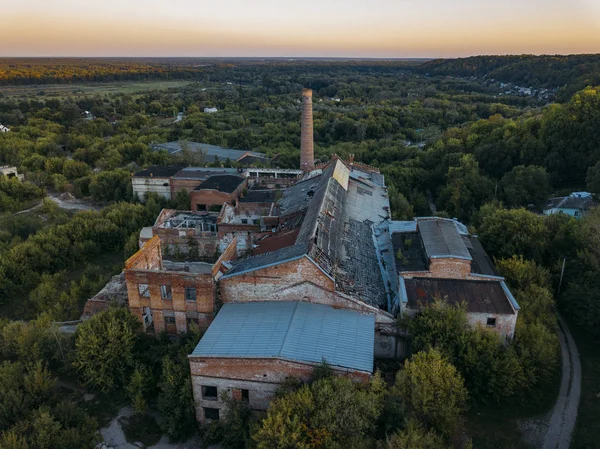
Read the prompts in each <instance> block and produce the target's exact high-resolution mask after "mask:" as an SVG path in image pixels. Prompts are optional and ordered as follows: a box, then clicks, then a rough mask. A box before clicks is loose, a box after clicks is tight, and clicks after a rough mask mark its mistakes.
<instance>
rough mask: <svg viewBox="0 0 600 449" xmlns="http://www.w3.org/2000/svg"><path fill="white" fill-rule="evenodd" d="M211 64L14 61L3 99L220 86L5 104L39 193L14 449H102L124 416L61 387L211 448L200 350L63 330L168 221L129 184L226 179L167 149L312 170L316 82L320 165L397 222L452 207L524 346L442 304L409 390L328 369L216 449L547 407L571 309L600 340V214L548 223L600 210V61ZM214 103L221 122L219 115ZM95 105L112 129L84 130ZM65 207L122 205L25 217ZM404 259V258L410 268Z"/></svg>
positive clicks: (308, 441) (327, 441)
mask: <svg viewBox="0 0 600 449" xmlns="http://www.w3.org/2000/svg"><path fill="white" fill-rule="evenodd" d="M192 62H193V61H192ZM192 62H190V61H189V60H163V61H150V60H149V61H141V60H138V61H136V62H135V63H132V62H131V61H118V60H105V61H104V62H103V63H102V64H100V63H96V62H92V61H83V62H82V61H57V60H54V61H36V62H35V63H32V64H29V65H28V66H25V65H19V64H16V65H13V66H12V67H10V68H7V64H6V62H5V61H0V83H4V84H7V83H10V84H23V85H26V84H31V83H35V84H41V83H74V82H80V81H91V80H93V81H110V80H116V79H119V80H128V79H135V80H140V79H164V78H166V77H167V76H168V77H169V78H180V79H190V80H197V81H200V82H202V83H203V86H206V88H205V87H200V86H199V85H198V84H195V83H190V84H186V85H185V86H184V87H182V88H181V89H178V90H175V89H168V88H166V89H164V90H153V91H148V90H145V91H143V92H139V93H135V94H131V95H120V96H108V95H102V94H100V93H99V94H98V95H90V94H89V92H88V93H86V95H82V96H77V95H76V94H74V95H70V96H69V95H68V94H67V95H66V96H65V97H64V98H62V99H60V100H59V99H56V98H49V97H46V96H45V95H43V93H42V94H41V95H36V96H35V97H30V98H28V99H26V100H14V99H12V98H3V97H2V96H1V95H0V123H2V124H3V125H6V126H9V127H10V128H11V131H10V132H7V133H3V134H1V135H0V164H1V165H16V166H17V168H18V170H19V172H21V173H24V174H25V176H26V179H27V181H26V182H25V183H21V182H19V181H18V180H15V179H6V178H4V177H0V313H1V315H0V316H1V317H3V318H0V320H1V321H0V330H1V333H0V347H1V349H2V350H1V355H0V359H1V362H2V363H3V364H2V365H1V368H0V377H2V379H1V381H0V390H1V391H0V403H2V404H3V405H5V407H4V408H3V410H2V416H4V418H2V417H1V416H0V447H5V446H6V447H11V448H13V447H19V448H20V447H29V448H63V447H93V445H94V444H95V442H96V441H97V439H98V435H97V433H96V432H97V429H98V424H97V423H96V422H95V420H94V418H93V417H92V416H91V415H93V416H94V417H95V418H98V420H99V421H100V424H101V425H104V424H106V421H107V419H108V416H107V414H106V413H104V412H102V411H100V410H96V409H94V407H93V406H92V405H91V404H90V403H83V402H82V398H81V395H80V394H78V393H76V392H73V394H68V395H65V394H64V392H62V390H61V393H60V395H59V393H58V387H57V384H56V383H55V379H56V378H58V379H60V381H61V382H68V383H69V385H74V386H75V388H76V389H77V388H80V387H81V386H85V388H87V389H88V390H89V391H91V392H93V393H95V394H96V395H97V397H98V398H111V397H119V398H122V399H125V398H126V400H128V401H129V402H130V404H131V406H132V407H133V408H134V410H135V411H136V413H137V415H136V417H135V418H133V421H132V422H133V427H132V428H131V430H132V431H135V430H136V429H137V428H138V427H139V426H138V424H139V425H140V426H141V425H144V423H148V422H149V421H148V418H147V415H148V413H150V412H151V411H154V412H156V411H158V412H159V413H160V416H161V420H159V421H160V425H161V428H162V430H163V431H164V432H165V433H167V434H168V435H169V436H170V437H171V438H172V439H173V440H184V439H186V438H187V437H188V436H189V435H191V434H192V433H194V432H195V430H196V424H195V418H194V408H193V403H192V395H191V385H190V376H189V364H188V361H187V358H186V356H187V354H188V353H189V352H190V351H191V349H192V348H193V346H194V344H195V343H196V342H197V341H198V338H199V337H200V336H199V335H197V334H194V333H191V334H189V335H187V336H184V337H183V338H182V339H180V340H177V341H170V340H168V339H166V338H159V339H155V338H153V337H148V336H146V335H144V334H142V333H140V329H139V325H138V323H137V321H136V320H135V319H134V318H133V317H132V316H131V315H130V314H129V313H128V312H127V311H125V310H118V309H114V310H109V311H107V312H105V313H103V314H100V315H98V316H96V317H94V318H93V319H91V320H89V321H88V322H86V323H85V324H84V325H81V326H80V327H79V329H78V331H77V334H76V335H75V336H74V337H73V338H70V337H68V336H66V335H65V334H63V333H61V332H59V331H58V329H57V327H56V326H53V325H52V324H51V321H60V320H66V319H74V318H77V317H79V316H80V314H81V307H82V300H85V299H86V298H88V297H90V296H92V295H93V294H94V293H95V291H97V290H98V289H99V288H100V287H101V286H102V284H103V283H104V282H105V281H106V280H107V278H108V276H109V275H110V274H114V271H115V270H113V269H112V266H113V265H115V264H116V265H117V266H118V267H117V269H118V268H119V266H120V265H122V262H123V261H124V260H125V257H126V256H128V255H131V254H132V253H133V252H134V251H135V249H136V247H137V236H138V233H139V229H140V228H141V227H142V226H146V225H148V224H150V223H152V221H153V220H154V219H155V217H156V215H157V214H158V212H159V211H160V209H161V207H163V206H166V205H169V204H168V203H167V202H164V201H161V200H159V199H158V198H155V197H150V198H149V199H148V200H147V201H146V203H145V204H144V205H142V204H139V203H138V202H137V199H136V198H134V197H133V194H132V191H131V185H130V176H131V173H133V172H135V171H136V170H138V169H139V168H141V167H146V166H149V165H152V164H169V163H180V164H183V165H190V164H192V165H194V164H199V165H219V164H218V163H217V162H215V161H212V160H211V161H208V160H205V159H204V158H203V157H202V155H198V154H194V153H191V152H190V151H184V152H182V154H181V155H179V156H176V157H174V156H171V155H169V154H167V153H166V152H164V151H153V150H152V149H151V148H150V144H152V143H160V142H165V141H172V140H194V141H200V142H205V143H210V144H215V145H222V146H227V147H232V148H238V149H251V150H256V151H263V152H265V153H267V154H269V155H271V156H273V155H275V154H279V155H280V156H279V158H278V159H277V164H279V165H281V166H283V167H297V166H298V164H299V152H298V148H299V143H300V122H299V116H300V104H299V102H298V99H299V92H300V90H301V88H302V87H312V88H313V90H314V97H315V104H314V119H315V143H316V157H317V159H319V160H320V161H326V160H328V158H329V157H330V155H331V154H332V153H337V154H339V155H340V156H342V157H346V156H348V155H350V154H354V155H355V159H356V160H358V161H361V162H363V163H367V164H370V165H374V166H377V167H379V168H380V169H381V171H382V173H383V174H384V175H385V177H386V183H387V185H388V186H389V196H390V203H391V208H392V210H391V213H392V215H393V218H395V219H410V218H411V217H413V216H414V215H431V213H432V212H431V209H430V206H431V204H433V205H435V206H436V207H437V215H441V216H452V217H457V218H459V219H461V220H463V221H464V222H466V223H467V224H468V225H469V226H470V227H471V228H472V230H473V231H474V232H476V233H477V234H478V235H479V237H480V239H481V241H482V243H483V245H484V247H485V248H486V250H488V252H489V253H490V255H491V256H493V257H494V258H495V259H496V264H497V267H498V270H499V271H500V273H501V274H502V275H503V276H505V277H506V279H507V283H508V284H509V286H510V288H511V290H512V291H513V293H514V295H515V296H516V298H517V300H518V301H519V303H520V305H521V307H522V309H521V313H520V317H519V322H518V324H517V332H516V338H515V339H514V340H513V341H511V342H510V343H509V344H508V345H504V344H502V342H501V341H499V340H498V338H497V337H496V336H495V334H491V333H489V332H487V331H485V330H481V329H471V328H469V327H467V326H466V319H465V316H464V311H463V310H462V309H461V308H448V307H444V306H443V305H440V304H438V305H436V306H435V307H433V308H431V309H428V310H426V311H424V312H423V313H422V314H421V315H419V316H418V317H417V318H416V319H415V320H414V321H412V322H406V323H402V324H403V325H406V326H407V327H408V328H409V329H410V331H411V333H412V334H413V337H414V338H413V346H412V351H413V356H412V357H411V358H410V359H409V360H408V361H407V362H406V363H405V365H404V366H403V368H402V369H401V370H400V371H399V373H398V375H397V377H396V382H395V383H394V385H393V386H391V387H386V386H384V385H383V384H382V382H381V379H380V378H379V377H378V376H376V377H375V378H374V379H373V380H372V381H371V382H370V383H366V384H354V383H351V382H349V381H347V380H344V379H339V378H333V377H331V376H330V373H329V371H328V370H327V368H326V367H321V368H322V369H320V370H319V371H318V372H317V373H316V375H315V379H314V380H313V382H311V383H309V384H307V385H301V384H299V383H298V382H292V381H290V382H289V384H286V387H287V388H285V389H284V390H282V392H281V394H280V396H279V397H278V399H277V400H276V401H274V402H273V405H272V407H271V409H270V410H269V412H268V413H267V415H266V417H262V418H264V419H261V418H260V417H259V418H256V417H253V416H252V415H251V414H250V413H249V410H247V408H245V407H244V404H243V403H240V402H235V403H234V402H231V403H230V407H229V411H228V412H227V416H226V421H225V423H223V424H222V425H219V426H213V428H211V429H210V430H209V431H208V433H207V434H206V440H207V441H209V440H221V441H222V444H223V447H225V448H242V447H244V448H245V447H304V448H311V447H326V448H337V447H342V446H348V447H377V448H387V449H392V448H405V447H428V448H441V447H449V446H454V447H469V445H470V444H471V443H470V441H469V435H468V433H469V431H471V430H472V429H473V427H470V426H469V422H468V418H466V416H470V415H468V414H466V413H468V409H469V408H471V409H475V410H478V411H480V410H484V411H489V415H490V416H492V415H493V413H494V411H496V410H498V408H506V407H507V404H509V403H510V404H513V405H514V404H516V405H517V407H518V406H519V405H521V404H523V405H527V406H532V405H535V404H538V405H539V407H542V406H543V404H545V403H546V402H547V397H548V392H549V391H550V392H551V391H552V388H553V382H554V381H555V377H556V376H555V367H556V363H557V360H558V359H557V357H558V356H557V354H558V351H557V344H556V336H555V333H554V326H555V314H556V305H558V307H559V310H560V311H561V312H563V313H565V314H567V315H568V317H569V319H570V322H571V323H572V325H573V326H574V327H577V328H578V330H579V331H580V332H579V333H578V334H577V336H578V339H579V340H580V341H581V342H584V344H585V343H587V342H589V341H591V342H595V341H597V338H598V337H599V336H600V334H599V331H598V329H600V326H599V322H600V293H599V292H600V283H599V282H600V281H599V279H600V252H599V251H600V250H599V249H598V248H600V232H599V231H598V229H599V228H600V212H599V211H595V212H593V213H591V214H590V215H589V216H587V217H585V218H583V219H582V220H579V221H577V220H575V219H573V218H569V217H566V216H560V215H559V216H552V217H543V216H540V215H538V214H537V213H536V212H540V210H541V207H543V205H544V203H545V201H546V199H547V197H548V196H549V195H550V194H551V193H553V192H555V193H568V192H569V191H571V190H584V189H588V190H589V191H591V192H593V193H596V194H600V181H599V180H600V152H599V150H598V149H599V148H600V137H599V134H598V132H597V130H598V129H600V89H598V88H595V87H591V86H593V85H597V84H600V78H598V69H597V64H598V57H597V56H593V55H591V56H572V57H530V56H519V57H506V58H504V57H478V58H474V59H465V60H456V61H434V62H430V63H426V64H424V65H423V66H421V67H415V65H414V64H408V63H405V62H394V61H385V62H370V61H360V62H325V61H315V62H302V61H300V62H267V63H263V62H252V61H245V62H233V63H231V64H229V63H221V62H219V63H213V62H207V64H206V65H205V66H202V67H192V65H193V64H192ZM425 73H427V74H428V75H427V76H424V74H425ZM445 75H451V76H452V77H446V76H445ZM471 76H473V77H475V78H470V77H471ZM492 78H493V79H494V80H495V81H491V79H492ZM500 81H502V82H511V83H515V84H518V85H524V86H529V87H533V88H534V89H538V88H541V87H544V88H560V89H559V90H558V91H557V93H556V98H557V99H558V101H559V102H558V103H553V104H548V102H549V100H548V98H551V97H540V96H533V95H531V96H527V95H518V94H514V95H513V94H511V95H499V86H498V82H500ZM228 83H231V84H228ZM563 86H564V87H563ZM32 89H33V90H32V92H34V93H37V92H38V91H39V87H36V88H32ZM212 106H216V107H217V108H218V110H219V112H218V113H216V114H204V113H203V112H201V111H203V109H204V108H205V107H212ZM83 111H90V112H91V113H92V114H93V116H94V119H93V120H86V119H84V116H83V115H82V112H83ZM182 111H184V117H183V119H182V120H181V121H178V122H176V123H175V122H174V119H173V116H174V115H175V114H177V113H178V112H182ZM226 165H228V166H229V165H231V166H234V165H235V163H231V162H229V161H228V162H227V163H226ZM46 191H51V192H70V193H72V194H74V195H75V196H77V197H79V198H83V199H86V200H88V201H91V202H95V203H96V204H98V205H101V206H106V207H104V208H103V209H102V211H100V212H81V213H77V214H70V213H66V212H64V211H62V210H60V209H59V208H58V207H57V206H56V205H55V204H54V203H52V202H50V201H49V200H47V199H46V200H44V202H43V205H42V207H41V208H39V209H37V210H36V211H35V212H30V213H27V214H22V215H13V213H14V212H17V211H19V210H22V209H25V208H27V207H30V206H33V205H34V204H35V203H37V202H38V201H39V200H40V199H41V198H43V197H44V196H45V194H46ZM185 200H186V198H184V197H182V196H181V195H178V197H177V198H176V199H175V200H174V201H173V202H172V203H171V204H170V205H171V206H176V207H177V208H179V209H184V208H187V207H188V206H189V205H187V206H186V201H185ZM404 244H405V246H404V248H403V249H402V251H400V250H399V251H398V254H397V255H396V256H397V258H398V259H399V260H402V259H404V258H406V254H407V253H409V252H410V246H411V245H410V244H409V243H408V241H405V242H404ZM104 260H110V263H103V261H104ZM563 264H564V267H565V269H564V273H562V266H563ZM561 277H562V282H561ZM559 285H560V291H559ZM556 292H559V293H558V295H556ZM555 296H557V298H558V301H555V299H554V297H555ZM591 346H593V345H590V347H591ZM584 347H585V348H588V346H584ZM582 354H583V355H584V361H583V367H584V373H583V375H584V393H583V394H584V400H583V402H582V406H583V407H584V408H585V410H591V409H592V405H591V404H592V403H593V399H592V398H593V397H595V396H593V395H592V394H591V393H590V392H589V391H588V390H589V389H593V388H594V385H595V384H594V382H593V380H591V379H594V378H597V376H594V373H595V372H597V365H598V364H597V363H595V362H594V360H595V359H594V357H595V356H594V355H593V354H592V352H591V350H590V351H588V350H587V349H586V350H584V351H582ZM588 356H589V357H590V359H589V360H586V359H585V357H588ZM417 387H418V388H417ZM69 391H72V390H69ZM595 394H597V392H596V391H595V390H594V395H595ZM431 398H444V400H443V401H437V402H436V401H434V400H432V399H431ZM545 401H546V402H545ZM117 402H118V401H117ZM117 402H115V403H114V404H113V405H115V406H117V405H118V404H117ZM533 408H535V407H533ZM109 409H110V412H111V413H112V412H113V410H112V408H109ZM82 410H89V412H85V411H82ZM586 414H587V415H588V416H592V415H593V413H590V412H589V411H588V412H586ZM580 416H581V415H580ZM588 421H589V420H587V421H586V416H584V417H583V418H580V424H578V431H577V433H576V435H575V442H574V445H575V446H576V447H586V444H587V443H588V442H589V441H595V440H594V438H595V437H594V435H595V432H597V429H596V427H595V426H593V425H591V426H590V425H589V422H588ZM586 423H587V424H586ZM478 424H480V423H478ZM511 429H512V428H511ZM138 430H139V429H138ZM134 433H135V432H134ZM132 438H134V437H132ZM480 439H481V438H480V435H477V438H474V441H473V442H474V443H475V442H477V443H479V441H480ZM289 441H294V442H295V443H294V445H289V444H288V442H289ZM280 443H281V444H280ZM286 444H287V446H286Z"/></svg>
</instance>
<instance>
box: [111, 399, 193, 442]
mask: <svg viewBox="0 0 600 449" xmlns="http://www.w3.org/2000/svg"><path fill="white" fill-rule="evenodd" d="M133 413H134V412H133V410H132V409H131V407H129V406H127V407H123V408H122V409H121V410H119V413H118V414H117V416H116V417H115V418H114V419H113V420H112V421H111V422H110V424H109V425H108V426H107V427H104V428H103V429H100V434H101V435H102V438H103V439H104V444H105V445H107V446H108V447H110V448H113V449H139V448H140V447H143V445H141V443H138V444H131V443H128V442H127V439H126V438H125V433H124V432H123V429H122V428H121V424H120V423H119V418H121V417H129V416H131V415H133ZM199 447H200V445H199V443H198V442H197V441H196V440H195V439H192V440H190V441H187V442H185V443H169V439H168V437H167V436H166V435H163V437H162V438H161V439H160V441H159V442H158V443H156V444H155V445H153V446H149V447H148V448H147V449H197V448H199Z"/></svg>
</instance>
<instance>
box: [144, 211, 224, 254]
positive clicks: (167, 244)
mask: <svg viewBox="0 0 600 449" xmlns="http://www.w3.org/2000/svg"><path fill="white" fill-rule="evenodd" d="M217 219H218V214H216V213H207V212H197V213H194V212H191V211H179V210H174V209H163V210H162V211H161V212H160V214H159V215H158V217H157V218H156V221H155V222H154V225H152V226H149V227H146V228H142V230H141V231H140V239H139V244H140V248H141V247H142V246H143V245H144V244H145V243H146V242H147V241H148V240H150V239H152V238H153V237H156V236H159V237H160V241H161V244H162V250H163V254H164V255H170V254H175V253H179V254H181V255H186V254H189V253H191V252H195V253H197V254H196V257H197V258H201V259H208V260H210V259H213V258H214V255H215V254H217V253H218V252H219V240H218V236H217Z"/></svg>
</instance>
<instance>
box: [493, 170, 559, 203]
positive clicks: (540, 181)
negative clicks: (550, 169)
mask: <svg viewBox="0 0 600 449" xmlns="http://www.w3.org/2000/svg"><path fill="white" fill-rule="evenodd" d="M500 184H501V185H502V190H503V191H504V197H505V199H506V204H508V205H509V206H511V207H527V206H528V205H530V204H533V205H535V207H536V208H537V209H539V210H541V209H542V207H543V206H544V204H546V200H547V199H548V194H549V192H550V182H549V178H548V173H546V170H545V169H544V168H543V167H537V166H534V165H528V166H525V165H518V166H516V167H514V168H513V169H512V170H511V171H509V172H508V173H506V174H505V175H504V176H503V177H502V180H501V181H500Z"/></svg>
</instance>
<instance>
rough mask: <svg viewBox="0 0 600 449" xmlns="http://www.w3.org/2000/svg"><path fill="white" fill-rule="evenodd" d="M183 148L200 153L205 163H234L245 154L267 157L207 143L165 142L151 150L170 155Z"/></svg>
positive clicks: (262, 154)
mask: <svg viewBox="0 0 600 449" xmlns="http://www.w3.org/2000/svg"><path fill="white" fill-rule="evenodd" d="M183 147H186V148H188V149H189V150H190V151H194V152H199V151H201V152H202V154H203V155H204V157H205V158H206V161H207V162H212V161H213V160H214V158H215V157H216V158H217V159H219V160H220V161H224V160H226V159H229V160H231V161H236V160H237V159H239V158H240V157H242V156H244V155H245V154H246V153H248V154H250V155H252V156H256V157H258V158H265V159H266V158H267V155H266V154H264V153H258V152H256V151H243V150H234V149H233V148H223V147H219V146H217V145H209V144H207V143H199V142H188V141H181V140H180V141H175V142H166V143H160V144H154V145H152V149H153V150H166V151H168V152H169V153H170V154H176V153H179V152H180V151H181V150H182V148H183Z"/></svg>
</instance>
